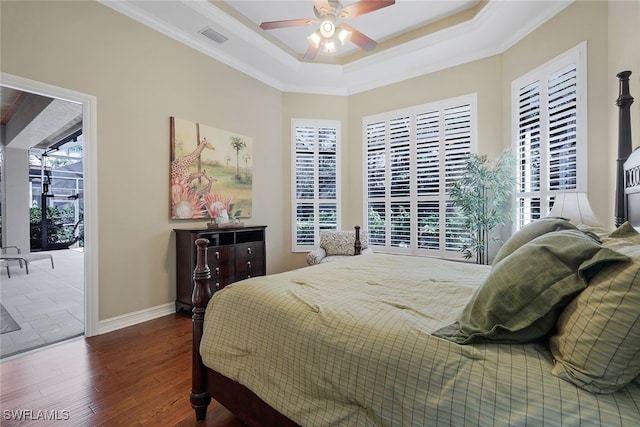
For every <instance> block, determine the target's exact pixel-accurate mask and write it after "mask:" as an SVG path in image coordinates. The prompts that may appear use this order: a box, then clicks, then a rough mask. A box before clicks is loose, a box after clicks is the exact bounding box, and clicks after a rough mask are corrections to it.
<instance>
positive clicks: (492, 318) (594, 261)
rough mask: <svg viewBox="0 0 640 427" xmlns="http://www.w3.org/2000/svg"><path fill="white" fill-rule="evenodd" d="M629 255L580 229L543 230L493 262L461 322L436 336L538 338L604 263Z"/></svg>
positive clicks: (481, 339) (466, 341) (515, 340)
mask: <svg viewBox="0 0 640 427" xmlns="http://www.w3.org/2000/svg"><path fill="white" fill-rule="evenodd" d="M628 259H629V258H628V257H627V256H625V255H621V254H618V253H616V252H614V251H613V250H611V249H608V248H604V247H602V246H601V245H600V244H598V243H596V242H595V241H594V240H593V239H592V238H591V237H589V236H587V235H585V234H584V233H582V232H581V231H579V230H562V231H556V232H552V233H547V234H544V235H542V236H540V237H538V238H535V239H533V240H532V241H530V242H529V243H526V244H524V245H522V246H521V247H520V248H518V249H516V250H515V251H514V252H513V253H512V254H510V255H509V256H507V257H506V258H504V259H502V260H501V261H499V262H498V263H497V264H494V265H493V267H492V268H491V271H490V272H489V276H488V277H487V279H486V280H485V282H484V284H483V285H482V286H481V287H480V288H479V289H478V290H477V291H476V293H475V294H474V295H473V297H472V298H471V300H470V301H469V303H468V304H467V305H466V307H465V308H464V310H463V311H462V313H461V315H460V318H459V320H458V321H457V322H456V323H454V324H453V325H449V326H446V327H445V328H442V329H440V330H438V331H436V332H435V333H434V335H436V336H439V337H442V338H446V339H448V340H450V341H454V342H457V343H459V344H471V343H477V342H503V343H522V342H531V341H534V340H536V339H538V338H541V337H543V336H545V335H547V334H548V333H549V332H550V331H551V329H553V327H554V326H555V324H556V320H557V316H558V314H559V313H560V311H561V310H562V308H563V307H564V306H566V305H567V304H568V303H569V301H570V300H571V298H573V297H574V296H575V294H576V293H577V292H579V291H581V290H583V289H584V288H586V286H587V281H588V280H589V279H590V278H591V277H592V276H593V275H594V274H595V273H596V272H597V271H598V270H599V269H600V267H602V266H603V265H604V264H605V263H608V262H615V261H627V260H628Z"/></svg>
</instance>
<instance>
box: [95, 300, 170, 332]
mask: <svg viewBox="0 0 640 427" xmlns="http://www.w3.org/2000/svg"><path fill="white" fill-rule="evenodd" d="M175 312H176V305H175V303H172V302H170V303H167V304H163V305H158V306H156V307H151V308H147V309H144V310H140V311H134V312H133V313H127V314H123V315H121V316H116V317H112V318H110V319H105V320H100V321H99V322H98V335H101V334H106V333H107V332H112V331H115V330H117V329H122V328H126V327H127V326H133V325H137V324H138V323H142V322H146V321H147V320H153V319H157V318H158V317H162V316H166V315H168V314H172V313H175Z"/></svg>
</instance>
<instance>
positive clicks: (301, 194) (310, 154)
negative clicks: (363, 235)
mask: <svg viewBox="0 0 640 427" xmlns="http://www.w3.org/2000/svg"><path fill="white" fill-rule="evenodd" d="M291 135H292V138H293V141H292V144H291V145H292V146H293V156H292V157H293V167H292V171H293V177H292V182H293V185H294V188H293V203H292V205H293V218H294V226H293V227H294V229H293V245H292V247H293V251H294V252H295V251H309V250H311V249H313V248H314V247H315V246H317V243H318V236H319V234H320V230H337V229H339V228H340V219H339V215H338V212H339V211H340V197H339V196H340V194H339V189H340V177H339V170H340V168H339V163H338V151H339V146H340V122H339V121H336V120H303V119H293V120H292V121H291Z"/></svg>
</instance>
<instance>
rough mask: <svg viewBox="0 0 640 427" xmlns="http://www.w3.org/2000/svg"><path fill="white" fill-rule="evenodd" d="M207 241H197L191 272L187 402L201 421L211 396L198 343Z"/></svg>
mask: <svg viewBox="0 0 640 427" xmlns="http://www.w3.org/2000/svg"><path fill="white" fill-rule="evenodd" d="M208 244H209V240H207V239H198V240H196V246H198V251H197V258H196V260H197V261H196V268H195V270H194V272H193V280H194V282H195V283H194V285H193V294H192V295H191V303H192V304H193V309H192V311H193V316H192V323H193V341H192V345H193V348H192V361H191V394H190V396H189V400H190V401H191V406H192V407H193V409H195V411H196V418H197V419H198V420H199V421H202V420H204V419H205V418H206V416H207V407H208V406H209V403H210V402H211V396H210V395H209V392H208V391H207V369H206V367H205V366H204V364H203V363H202V357H201V356H200V341H201V340H202V330H203V325H204V312H205V310H206V308H207V304H208V303H209V300H210V299H211V288H210V287H209V279H211V271H210V270H209V265H208V264H207V245H208Z"/></svg>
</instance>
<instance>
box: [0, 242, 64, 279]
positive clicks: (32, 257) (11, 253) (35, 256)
mask: <svg viewBox="0 0 640 427" xmlns="http://www.w3.org/2000/svg"><path fill="white" fill-rule="evenodd" d="M42 259H48V260H50V261H51V268H55V266H54V264H53V256H52V255H50V254H45V253H42V252H30V253H28V254H23V253H22V251H21V250H20V248H19V247H17V246H6V247H4V248H0V262H1V263H2V264H0V267H6V268H7V275H8V276H9V278H11V273H10V271H9V265H10V263H11V261H18V264H20V268H22V263H24V268H25V270H26V272H27V274H29V263H31V262H33V261H39V260H42Z"/></svg>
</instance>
